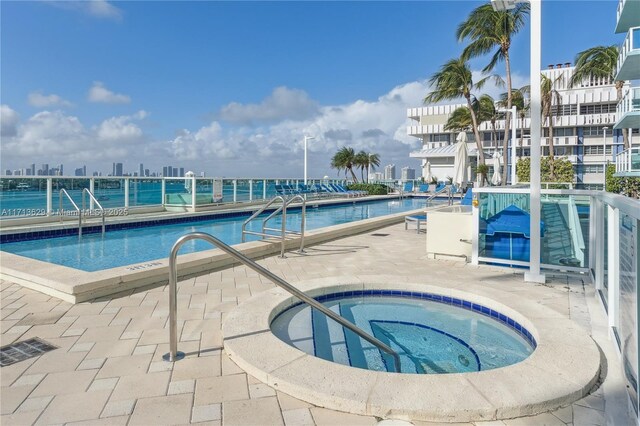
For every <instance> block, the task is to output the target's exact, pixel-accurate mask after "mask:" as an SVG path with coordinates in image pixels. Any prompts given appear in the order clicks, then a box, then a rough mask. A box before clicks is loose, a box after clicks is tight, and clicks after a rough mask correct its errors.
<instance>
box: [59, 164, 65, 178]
mask: <svg viewBox="0 0 640 426" xmlns="http://www.w3.org/2000/svg"><path fill="white" fill-rule="evenodd" d="M58 173H59V175H58V176H64V166H63V165H62V164H60V165H59V166H58Z"/></svg>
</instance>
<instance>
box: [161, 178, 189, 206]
mask: <svg viewBox="0 0 640 426" xmlns="http://www.w3.org/2000/svg"><path fill="white" fill-rule="evenodd" d="M164 191H165V196H164V197H165V204H168V205H178V206H180V205H190V204H191V194H190V193H189V184H188V183H187V182H186V181H185V179H184V178H182V179H170V178H165V188H164Z"/></svg>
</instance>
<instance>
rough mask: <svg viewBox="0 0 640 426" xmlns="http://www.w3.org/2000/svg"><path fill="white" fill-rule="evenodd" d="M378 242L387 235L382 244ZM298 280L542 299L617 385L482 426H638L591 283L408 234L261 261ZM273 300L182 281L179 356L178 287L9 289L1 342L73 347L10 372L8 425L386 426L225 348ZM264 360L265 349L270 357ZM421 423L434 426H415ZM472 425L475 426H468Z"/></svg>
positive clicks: (248, 274) (244, 281)
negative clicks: (88, 293)
mask: <svg viewBox="0 0 640 426" xmlns="http://www.w3.org/2000/svg"><path fill="white" fill-rule="evenodd" d="M376 235H377V236H376ZM259 263H260V264H261V265H263V266H265V267H266V268H267V269H269V270H270V271H272V272H274V273H275V274H277V275H279V276H281V277H283V278H284V279H286V280H288V281H289V282H291V283H293V284H295V283H296V282H301V281H306V280H312V279H317V278H322V277H344V276H349V277H358V276H371V275H377V274H379V275H395V276H397V278H398V281H410V282H424V283H425V284H432V285H437V286H440V287H447V286H448V285H453V283H459V282H460V280H467V281H468V282H469V283H470V285H473V286H475V288H476V290H477V289H478V288H483V287H484V288H486V291H487V295H488V296H489V297H490V295H491V294H492V293H495V292H505V293H507V294H512V295H513V297H523V298H528V299H530V300H535V301H536V303H539V304H541V305H544V306H546V307H548V308H550V309H552V310H554V311H555V312H558V313H560V314H561V315H563V316H564V317H566V318H569V319H570V320H572V321H574V322H575V323H576V324H578V325H579V326H580V327H581V328H583V329H584V331H586V332H587V333H588V334H589V335H591V336H592V337H593V339H594V340H595V341H596V342H597V344H598V345H599V346H600V349H601V350H602V354H603V359H605V360H606V363H605V365H604V367H603V370H604V371H605V374H604V382H603V383H601V384H600V385H599V386H598V387H597V388H596V389H594V391H593V392H592V393H591V394H590V395H589V396H587V397H585V398H583V399H581V400H579V401H577V402H575V403H573V404H571V405H569V406H566V407H562V408H560V409H558V410H555V411H553V412H548V413H543V414H540V415H537V416H533V417H520V418H516V419H510V420H504V421H494V422H480V423H475V424H478V425H502V424H506V425H543V424H544V425H587V424H588V425H605V424H615V425H623V424H630V423H631V422H632V421H631V419H630V418H628V417H627V415H626V413H627V394H626V389H625V386H624V382H623V379H622V374H621V368H620V359H619V357H618V354H617V353H616V350H615V346H614V343H613V342H612V341H611V340H610V336H609V332H608V328H607V325H606V318H605V314H604V311H603V308H602V306H601V304H600V302H599V301H598V300H597V299H596V296H595V294H594V289H593V286H592V285H591V284H587V283H584V282H583V281H582V279H580V278H567V277H565V276H557V277H548V279H547V283H546V284H545V285H538V284H529V283H524V282H523V281H522V274H520V273H517V271H512V270H506V269H501V268H495V267H490V266H481V267H474V266H470V265H465V264H463V263H460V262H454V261H443V260H430V259H427V258H426V251H425V235H424V234H416V233H415V230H408V231H405V229H404V224H398V225H393V226H389V227H386V228H382V229H379V230H377V231H375V232H368V233H365V234H361V235H356V236H352V237H347V238H344V239H340V240H335V241H331V242H327V243H323V244H319V245H316V246H313V247H309V248H308V249H307V253H306V254H304V255H300V254H296V253H288V254H287V258H286V259H281V258H279V257H269V258H265V259H262V260H260V261H259ZM271 288H273V284H271V283H270V282H269V281H267V280H266V279H264V278H263V277H260V276H258V275H257V274H256V273H255V272H253V271H251V270H249V269H247V268H245V267H243V266H236V267H233V268H228V269H225V270H222V271H218V272H214V273H210V274H207V275H203V276H200V277H197V278H192V279H188V280H184V281H181V282H180V283H179V292H178V321H179V339H180V343H179V350H181V351H183V352H185V353H186V354H187V356H186V358H185V359H184V360H181V361H178V362H176V363H175V364H171V363H167V362H164V361H163V360H162V355H163V354H165V353H166V352H167V351H168V342H169V330H168V315H169V311H168V299H169V297H168V293H167V286H160V287H153V288H148V289H143V290H138V291H136V292H133V291H131V292H128V293H126V294H122V295H119V297H117V296H111V297H108V298H103V299H98V300H95V301H92V302H83V303H79V304H76V305H72V304H70V303H67V302H63V301H61V300H59V299H56V298H53V297H50V296H46V295H44V294H41V293H38V292H35V291H33V290H29V289H26V288H24V287H22V286H20V285H17V284H15V283H12V282H8V281H3V282H1V283H0V289H1V318H2V319H1V322H0V325H1V332H2V334H1V344H2V345H3V346H4V345H7V344H10V343H12V342H15V341H22V340H25V339H28V338H31V337H39V338H41V339H44V340H46V341H47V342H50V343H52V344H54V345H56V346H58V347H59V348H58V349H56V350H53V351H51V352H48V353H46V354H44V355H42V356H40V357H37V358H31V359H29V360H26V361H22V362H19V363H16V364H13V365H10V366H7V367H2V368H0V384H1V388H0V398H1V399H0V409H1V417H0V423H1V424H2V425H13V424H19V425H25V424H104V425H120V424H122V425H140V424H142V425H158V424H189V423H200V424H211V425H221V424H224V425H282V424H286V425H368V424H371V425H373V424H376V423H377V422H379V421H380V420H381V419H379V418H375V417H366V416H356V415H352V414H346V413H342V412H338V411H332V410H328V409H324V408H321V407H317V406H314V405H312V404H309V403H306V402H302V401H300V400H297V399H295V398H292V397H290V396H288V395H286V394H283V393H281V392H279V391H276V390H274V389H272V388H270V387H269V386H267V385H265V384H263V383H261V382H260V381H258V380H257V379H255V378H254V377H252V376H250V375H248V374H246V373H245V372H244V371H243V370H241V369H240V368H239V367H238V366H236V365H235V364H234V363H233V362H232V361H231V360H230V359H229V358H228V357H227V355H226V353H225V351H224V350H223V341H222V331H221V325H222V322H223V321H224V320H225V318H226V316H227V314H228V313H229V312H230V311H231V310H233V309H234V308H235V307H236V306H237V305H238V304H239V303H241V302H242V301H244V300H246V299H247V298H249V297H251V296H253V295H256V294H258V293H260V292H263V291H265V290H267V289H271ZM259 350H260V348H256V351H259ZM414 424H424V425H427V424H434V423H425V422H417V421H416V422H414ZM467 424H469V423H467Z"/></svg>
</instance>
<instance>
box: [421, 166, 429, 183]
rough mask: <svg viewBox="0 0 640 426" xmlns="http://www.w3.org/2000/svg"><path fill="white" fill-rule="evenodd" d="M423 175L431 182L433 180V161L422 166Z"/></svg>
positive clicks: (425, 179) (426, 180)
mask: <svg viewBox="0 0 640 426" xmlns="http://www.w3.org/2000/svg"><path fill="white" fill-rule="evenodd" d="M422 177H424V181H425V182H427V183H429V182H431V162H430V161H427V162H426V163H424V166H422Z"/></svg>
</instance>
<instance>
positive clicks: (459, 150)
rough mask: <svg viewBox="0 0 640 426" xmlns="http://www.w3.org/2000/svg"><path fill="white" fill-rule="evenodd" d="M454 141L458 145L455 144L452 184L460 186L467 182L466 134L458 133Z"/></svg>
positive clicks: (467, 155)
mask: <svg viewBox="0 0 640 426" xmlns="http://www.w3.org/2000/svg"><path fill="white" fill-rule="evenodd" d="M456 140H457V141H458V143H456V155H455V157H454V161H453V183H455V184H456V185H462V184H463V183H465V182H466V181H467V167H468V166H469V153H468V151H467V143H466V142H467V134H466V133H464V132H460V133H459V134H458V137H457V138H456Z"/></svg>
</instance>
